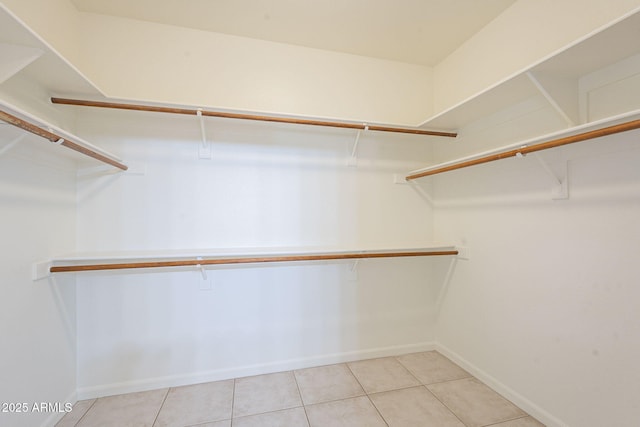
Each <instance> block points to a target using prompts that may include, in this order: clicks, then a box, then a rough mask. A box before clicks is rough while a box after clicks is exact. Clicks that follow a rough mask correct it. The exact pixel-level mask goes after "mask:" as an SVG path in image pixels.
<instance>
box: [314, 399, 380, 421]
mask: <svg viewBox="0 0 640 427" xmlns="http://www.w3.org/2000/svg"><path fill="white" fill-rule="evenodd" d="M306 410H307V416H308V418H309V424H310V425H311V427H364V426H366V427H386V425H387V424H386V423H385V422H384V421H383V419H382V418H381V417H380V414H379V413H378V411H377V410H376V408H375V407H374V406H373V404H372V403H371V401H370V400H369V398H368V397H366V396H361V397H354V398H352V399H344V400H336V401H334V402H326V403H318V404H317V405H310V406H307V407H306Z"/></svg>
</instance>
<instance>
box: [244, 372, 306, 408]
mask: <svg viewBox="0 0 640 427" xmlns="http://www.w3.org/2000/svg"><path fill="white" fill-rule="evenodd" d="M297 406H302V400H301V399H300V393H299V392H298V386H297V384H296V380H295V378H294V376H293V372H280V373H277V374H268V375H258V376H255V377H247V378H239V379H237V380H236V390H235V395H234V402H233V417H234V418H235V417H242V416H246V415H254V414H261V413H264V412H273V411H279V410H281V409H289V408H295V407H297Z"/></svg>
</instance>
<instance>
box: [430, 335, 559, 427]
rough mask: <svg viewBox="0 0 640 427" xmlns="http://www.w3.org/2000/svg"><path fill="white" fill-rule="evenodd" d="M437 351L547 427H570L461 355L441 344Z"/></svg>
mask: <svg viewBox="0 0 640 427" xmlns="http://www.w3.org/2000/svg"><path fill="white" fill-rule="evenodd" d="M435 350H436V351H438V352H439V353H441V354H442V355H443V356H446V357H447V358H449V359H450V360H451V361H452V362H455V363H456V364H458V365H459V366H460V367H461V368H463V369H464V370H466V371H467V372H469V373H470V374H471V375H473V376H474V377H476V378H477V379H479V380H480V381H482V382H483V383H485V384H486V385H488V386H489V387H491V388H492V389H493V390H494V391H496V392H497V393H499V394H501V395H502V396H503V397H505V398H506V399H508V400H510V401H511V402H512V403H514V404H515V405H516V406H518V407H519V408H520V409H522V410H523V411H525V412H526V413H528V414H529V415H531V416H532V417H533V418H535V419H537V420H538V421H540V422H541V423H543V424H544V425H546V426H547V427H569V426H568V425H567V424H566V423H564V422H562V421H560V420H559V419H558V418H556V417H554V416H553V415H551V414H550V413H549V412H547V411H545V410H544V409H542V408H541V407H540V406H538V405H536V404H535V403H533V402H532V401H531V400H529V399H527V398H526V397H524V396H522V395H521V394H520V393H517V392H516V391H514V390H513V389H512V388H510V387H508V386H506V385H505V384H503V383H502V382H500V381H498V380H497V379H496V378H494V377H493V376H491V375H489V374H488V373H486V372H485V371H483V370H482V369H480V368H478V367H477V366H475V365H474V364H472V363H470V362H469V361H467V360H466V359H464V358H463V357H461V356H460V355H459V354H457V353H455V352H453V351H451V350H450V349H448V348H447V347H445V346H443V345H442V344H440V343H436V344H435Z"/></svg>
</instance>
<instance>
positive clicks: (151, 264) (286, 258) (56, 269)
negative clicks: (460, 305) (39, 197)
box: [49, 250, 458, 273]
mask: <svg viewBox="0 0 640 427" xmlns="http://www.w3.org/2000/svg"><path fill="white" fill-rule="evenodd" d="M443 255H458V251H457V250H434V251H406V252H368V253H357V252H356V253H338V254H307V255H275V256H248V257H237V258H231V257H226V258H211V259H183V260H174V261H148V262H126V263H118V264H92V265H67V266H53V267H50V269H49V272H50V273H69V272H79V271H100V270H124V269H139V268H158V267H195V266H198V265H200V266H205V265H224V264H254V263H273V262H292V261H328V260H348V259H364V258H396V257H419V256H443Z"/></svg>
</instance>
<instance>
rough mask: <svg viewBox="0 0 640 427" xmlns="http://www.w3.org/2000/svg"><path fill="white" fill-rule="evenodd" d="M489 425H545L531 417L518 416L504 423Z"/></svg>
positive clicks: (536, 426) (514, 426)
mask: <svg viewBox="0 0 640 427" xmlns="http://www.w3.org/2000/svg"><path fill="white" fill-rule="evenodd" d="M490 427H545V426H544V424H542V423H541V422H539V421H538V420H536V419H535V418H531V417H524V418H518V419H517V420H511V421H505V422H504V423H498V424H491V426H490Z"/></svg>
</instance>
